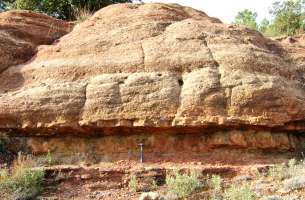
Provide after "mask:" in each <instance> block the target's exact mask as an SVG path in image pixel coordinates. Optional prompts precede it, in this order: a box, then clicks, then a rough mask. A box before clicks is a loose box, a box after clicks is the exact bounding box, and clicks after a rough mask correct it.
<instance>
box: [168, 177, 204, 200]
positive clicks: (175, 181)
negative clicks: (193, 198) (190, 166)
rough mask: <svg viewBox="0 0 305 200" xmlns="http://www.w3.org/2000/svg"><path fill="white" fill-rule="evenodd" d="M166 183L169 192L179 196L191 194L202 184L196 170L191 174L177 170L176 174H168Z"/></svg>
mask: <svg viewBox="0 0 305 200" xmlns="http://www.w3.org/2000/svg"><path fill="white" fill-rule="evenodd" d="M166 185H167V187H168V189H169V192H170V193H172V194H175V195H177V196H178V197H179V198H183V197H187V196H189V195H190V194H191V193H192V192H194V191H195V189H197V188H199V187H201V186H202V184H201V182H200V180H199V179H198V174H197V173H195V172H192V173H191V174H190V175H187V174H180V173H178V172H177V173H175V175H174V176H167V177H166Z"/></svg>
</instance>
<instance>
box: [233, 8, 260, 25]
mask: <svg viewBox="0 0 305 200" xmlns="http://www.w3.org/2000/svg"><path fill="white" fill-rule="evenodd" d="M256 18H257V13H256V12H253V11H251V10H249V9H245V10H243V11H241V12H239V13H238V14H237V16H236V17H235V22H234V23H235V24H239V25H244V26H247V27H248V28H251V29H255V30H256V29H257V28H258V27H257V23H256Z"/></svg>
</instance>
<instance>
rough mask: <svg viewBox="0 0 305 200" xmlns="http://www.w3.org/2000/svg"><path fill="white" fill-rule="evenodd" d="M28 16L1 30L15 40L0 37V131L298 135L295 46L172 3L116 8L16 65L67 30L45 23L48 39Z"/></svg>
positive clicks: (303, 101)
mask: <svg viewBox="0 0 305 200" xmlns="http://www.w3.org/2000/svg"><path fill="white" fill-rule="evenodd" d="M11 15H12V14H10V13H3V14H1V15H0V23H3V21H5V19H6V16H11ZM18 15H21V14H20V13H17V16H18ZM31 15H34V14H31ZM14 16H15V15H14ZM22 16H23V15H22ZM32 17H33V16H29V17H27V16H24V18H23V20H22V21H21V22H19V21H20V20H17V19H15V21H16V22H15V23H10V25H7V26H8V28H7V30H14V31H12V32H13V33H12V34H14V35H16V37H17V36H18V38H19V39H18V40H17V39H16V40H15V39H14V40H13V39H11V40H12V41H10V40H8V39H6V38H11V37H12V36H6V35H7V34H8V32H4V33H3V31H2V32H1V34H3V35H4V36H5V37H4V38H3V37H1V40H5V42H6V43H7V45H5V46H4V47H2V46H1V49H0V54H1V57H0V63H1V65H0V69H4V68H7V67H8V66H10V67H9V68H8V69H6V70H5V71H3V72H2V73H1V74H0V128H1V129H13V130H21V131H27V130H29V131H28V132H31V133H32V132H35V131H38V132H39V131H46V132H58V133H64V132H69V131H70V132H73V133H86V132H90V131H92V130H95V131H96V130H101V131H100V132H99V133H103V132H106V131H107V130H113V128H114V127H117V128H119V129H118V131H122V130H123V129H124V128H129V129H125V130H128V131H129V132H132V131H133V129H137V130H142V128H146V129H145V130H146V132H147V131H149V130H148V129H152V130H153V128H163V129H164V130H169V129H179V128H181V127H184V128H188V131H190V132H192V131H191V129H192V128H194V127H195V128H197V129H196V130H198V131H200V128H204V127H215V128H222V127H237V128H240V127H262V128H274V129H280V130H292V131H295V130H305V123H304V122H305V85H304V84H305V80H304V76H305V74H304V69H305V60H304V59H305V54H304V53H299V54H298V53H297V52H300V51H301V52H304V47H300V46H299V47H298V49H297V48H294V47H292V46H291V45H290V46H289V45H288V44H287V45H286V44H283V43H281V42H279V41H276V40H271V39H267V38H265V37H264V36H263V35H262V34H260V33H258V32H256V31H252V30H249V29H247V28H244V27H239V26H235V25H226V24H223V23H221V22H220V21H219V20H218V19H215V18H211V17H209V16H207V15H206V14H205V13H203V12H201V11H197V10H195V9H192V8H188V7H183V6H179V5H176V4H168V5H167V4H139V5H134V4H117V5H112V6H109V7H106V8H104V9H102V10H100V11H98V12H97V13H95V14H94V16H92V17H91V18H90V19H88V20H86V21H85V22H83V23H81V24H79V25H77V26H76V27H75V28H74V30H73V31H72V32H71V33H69V34H67V35H65V36H63V37H61V38H60V39H59V41H58V42H56V43H55V44H53V45H49V46H43V47H40V48H39V51H38V52H37V54H36V56H35V57H33V58H32V59H31V60H30V61H29V62H27V63H24V64H20V65H15V64H19V63H22V62H24V61H26V60H28V58H29V57H30V55H32V53H33V51H32V49H33V46H35V45H38V44H44V43H51V41H53V40H54V39H55V38H57V37H58V36H60V35H63V34H64V33H66V27H67V24H64V23H63V22H59V21H54V22H56V23H57V25H56V27H59V28H58V29H56V30H60V31H59V32H56V31H55V30H54V31H52V34H50V35H51V36H50V37H49V35H48V34H47V33H48V31H47V29H49V27H50V26H52V25H51V24H52V23H51V22H50V21H51V19H49V18H47V17H44V18H42V17H41V15H35V16H34V18H32ZM37 17H38V19H37ZM29 18H30V19H29ZM12 20H13V19H12ZM43 20H45V21H43ZM43 22H44V23H43ZM19 23H21V25H20V24H19ZM1 29H5V27H4V28H3V26H2V25H1ZM51 30H52V29H51ZM27 31H29V32H27ZM21 33H26V35H22V34H21ZM58 33H59V35H57V34H58ZM20 38H22V39H20ZM20 40H22V41H20ZM23 41H27V42H23ZM33 44H35V45H33ZM1 45H2V42H1ZM20 45H21V50H20V51H15V50H14V49H16V46H18V47H19V46H20ZM288 46H289V47H288ZM23 47H24V48H23ZM25 49H26V50H25ZM27 49H30V51H28V50H27ZM295 51H297V52H295ZM27 52H30V53H29V54H28V53H27ZM24 53H26V55H24ZM3 54H4V55H5V56H2V55H3ZM16 54H18V56H17V55H16ZM12 58H15V59H12ZM12 65H14V66H12ZM120 128H121V129H120ZM49 130H51V131H49ZM71 130H72V131H71Z"/></svg>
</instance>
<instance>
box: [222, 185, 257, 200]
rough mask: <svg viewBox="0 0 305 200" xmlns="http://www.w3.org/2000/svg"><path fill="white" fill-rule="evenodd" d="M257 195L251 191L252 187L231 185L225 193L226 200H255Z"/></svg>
mask: <svg viewBox="0 0 305 200" xmlns="http://www.w3.org/2000/svg"><path fill="white" fill-rule="evenodd" d="M255 199H257V197H256V194H255V193H254V192H253V191H252V190H251V187H250V185H247V184H245V185H231V186H230V187H229V188H228V189H226V191H225V192H224V200H255Z"/></svg>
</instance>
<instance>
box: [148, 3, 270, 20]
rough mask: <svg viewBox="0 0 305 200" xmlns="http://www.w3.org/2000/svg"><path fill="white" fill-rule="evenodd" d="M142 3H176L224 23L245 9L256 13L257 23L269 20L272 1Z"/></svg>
mask: <svg viewBox="0 0 305 200" xmlns="http://www.w3.org/2000/svg"><path fill="white" fill-rule="evenodd" d="M144 2H162V3H178V4H180V5H185V6H190V7H193V8H195V9H198V10H202V11H204V12H205V13H207V14H208V15H209V16H211V17H217V18H219V19H220V20H221V21H223V22H225V23H232V22H233V21H234V18H235V16H236V15H237V13H238V12H239V11H241V10H243V9H246V8H248V9H250V10H253V11H255V12H257V14H258V22H260V21H261V20H262V19H264V18H270V15H269V9H270V7H271V6H272V3H273V2H274V0H144Z"/></svg>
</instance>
